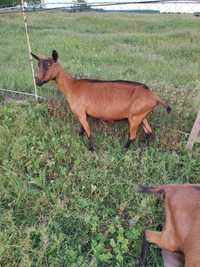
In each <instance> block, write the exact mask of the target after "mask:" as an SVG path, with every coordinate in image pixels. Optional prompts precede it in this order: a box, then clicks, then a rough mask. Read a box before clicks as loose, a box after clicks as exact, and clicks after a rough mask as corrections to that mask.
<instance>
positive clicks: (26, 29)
mask: <svg viewBox="0 0 200 267" xmlns="http://www.w3.org/2000/svg"><path fill="white" fill-rule="evenodd" d="M21 6H22V14H23V18H24V27H25V32H26V39H27V45H28V53H29V60H30V65H31V72H32V77H33V85H34V90H35V99H36V101H37V100H38V94H37V87H36V83H35V74H34V68H33V59H32V56H31V44H30V39H29V35H28V25H27V17H26V13H25V9H24V0H21Z"/></svg>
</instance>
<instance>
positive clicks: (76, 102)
mask: <svg viewBox="0 0 200 267" xmlns="http://www.w3.org/2000/svg"><path fill="white" fill-rule="evenodd" d="M32 56H33V57H34V58H35V59H36V60H37V61H38V73H37V76H36V78H35V79H36V84H37V85H38V86H42V85H43V84H45V83H47V82H48V81H50V80H55V81H56V83H57V86H58V89H59V90H60V91H61V92H62V93H63V94H64V96H65V97H66V99H67V101H68V103H69V106H70V108H71V110H72V112H73V113H74V114H76V116H77V117H78V119H79V121H80V123H81V126H82V128H81V131H80V134H83V133H84V131H85V132H86V134H87V137H88V139H89V149H90V150H94V146H93V144H92V142H91V131H90V127H89V124H88V121H87V115H89V116H92V117H94V118H98V119H103V120H105V121H114V120H122V119H128V122H129V130H130V137H129V140H128V142H127V143H126V145H125V148H128V147H129V145H130V143H131V142H132V141H134V140H135V138H136V134H137V130H138V127H139V126H140V124H141V123H142V124H143V128H144V131H145V133H146V134H152V129H151V127H150V125H149V123H148V121H147V119H146V117H147V115H148V114H149V113H150V112H151V111H152V110H153V109H154V108H155V107H156V106H157V105H158V104H161V105H162V106H164V107H165V108H166V110H167V112H170V110H171V108H170V107H169V105H167V104H166V103H165V102H164V101H163V100H162V99H161V98H160V97H158V96H156V95H155V94H154V93H153V92H151V91H150V89H149V88H148V87H147V86H146V85H145V84H142V83H139V82H132V81H121V80H119V81H102V80H90V79H75V78H73V77H72V76H71V75H70V74H68V73H65V71H64V69H63V67H62V66H61V65H60V64H59V63H58V62H57V60H58V53H57V52H56V51H55V50H53V51H52V57H50V58H40V57H38V56H36V55H34V54H33V53H32Z"/></svg>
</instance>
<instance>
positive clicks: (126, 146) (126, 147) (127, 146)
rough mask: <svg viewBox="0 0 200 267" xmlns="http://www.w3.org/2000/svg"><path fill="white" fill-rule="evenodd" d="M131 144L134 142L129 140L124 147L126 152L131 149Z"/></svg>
mask: <svg viewBox="0 0 200 267" xmlns="http://www.w3.org/2000/svg"><path fill="white" fill-rule="evenodd" d="M131 142H132V141H131V140H130V139H128V141H127V143H126V144H125V146H124V148H125V149H126V150H127V149H128V148H129V146H130V144H131Z"/></svg>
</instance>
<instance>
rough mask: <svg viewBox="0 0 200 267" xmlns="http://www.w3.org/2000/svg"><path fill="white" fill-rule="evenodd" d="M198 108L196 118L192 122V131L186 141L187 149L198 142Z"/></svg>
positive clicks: (199, 118)
mask: <svg viewBox="0 0 200 267" xmlns="http://www.w3.org/2000/svg"><path fill="white" fill-rule="evenodd" d="M199 134H200V110H199V112H198V114H197V118H196V120H195V122H194V125H193V127H192V131H191V133H190V137H189V140H188V143H187V146H186V147H187V149H189V150H192V147H193V145H194V144H195V143H200V136H199Z"/></svg>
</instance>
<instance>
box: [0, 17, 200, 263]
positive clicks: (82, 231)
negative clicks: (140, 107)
mask: <svg viewBox="0 0 200 267" xmlns="http://www.w3.org/2000/svg"><path fill="white" fill-rule="evenodd" d="M28 23H29V33H30V39H31V42H32V49H33V52H34V53H36V54H37V53H38V54H44V55H49V54H50V52H51V50H52V49H57V51H58V52H59V55H60V62H61V63H62V64H63V65H64V66H65V69H66V71H68V72H70V73H72V74H74V75H76V76H77V77H90V78H98V79H126V80H135V81H140V82H144V83H146V84H147V85H148V86H150V87H151V88H153V90H154V91H155V92H156V93H157V94H159V95H160V96H161V97H162V98H163V99H165V100H166V101H167V102H168V103H169V104H170V105H171V107H172V113H170V114H167V113H166V111H165V110H164V109H163V108H160V107H158V108H157V109H156V110H155V111H154V112H153V113H152V114H151V115H150V118H149V121H150V124H151V125H152V128H153V129H154V130H155V138H154V139H152V140H150V142H149V144H148V143H147V142H146V140H145V139H144V134H143V132H142V130H141V131H140V132H139V135H138V138H137V141H136V142H135V144H132V145H131V146H130V149H129V150H128V152H126V153H125V152H124V150H123V149H122V146H123V145H124V144H125V142H126V140H127V129H128V127H127V123H126V122H117V123H113V124H110V123H109V124H108V123H105V122H102V121H96V120H92V119H91V121H90V124H91V128H92V130H93V134H94V138H95V143H96V147H97V150H96V152H95V153H91V152H89V151H88V150H87V148H86V146H85V143H86V139H84V138H82V137H79V135H78V129H79V124H78V121H77V119H76V118H75V117H74V116H73V114H72V113H71V112H70V111H69V108H68V106H67V104H65V102H64V101H63V98H62V96H60V94H59V93H58V92H57V91H56V90H55V85H54V83H49V84H47V85H45V86H43V87H42V88H39V94H40V95H44V96H52V95H54V96H56V97H57V98H59V99H61V101H63V102H62V103H63V104H62V106H61V107H59V109H61V110H62V111H63V112H62V116H60V114H59V110H56V111H55V112H54V115H51V114H50V113H49V112H48V108H47V103H46V102H43V103H35V102H34V101H30V100H29V101H24V102H22V103H20V104H19V103H18V102H16V101H15V100H10V99H7V97H5V96H0V266H3V267H4V266H12V267H14V266H20V267H27V266H38V267H39V266H51V267H57V266H67V267H78V266H80V267H86V266H90V267H99V266H100V267H104V266H106V267H108V266H109V267H117V266H118V267H122V266H123V267H131V266H134V264H135V263H136V260H137V258H138V256H139V253H140V243H141V239H142V232H143V230H144V229H145V227H148V229H156V227H157V226H158V225H159V224H160V223H161V222H162V220H163V210H162V207H161V204H160V202H159V201H158V199H156V197H154V196H152V195H151V196H146V195H141V194H138V193H137V192H136V189H137V185H138V184H146V185H157V184H162V183H181V184H182V183H200V174H199V171H200V160H199V157H200V148H199V146H198V145H196V146H195V147H194V151H193V152H192V153H188V152H187V151H186V150H185V144H186V142H187V138H188V135H187V133H189V132H190V130H191V127H192V125H193V122H194V119H195V116H196V112H197V109H198V108H199V106H200V101H199V99H200V93H199V88H200V57H199V55H200V46H199V43H200V31H199V29H200V20H199V18H198V17H194V16H191V15H136V14H126V13H115V14H112V13H108V14H96V13H74V14H72V13H71V14H70V13H65V12H52V13H51V12H49V13H38V14H36V13H30V14H28ZM0 47H1V49H0V62H1V64H0V87H1V88H7V89H13V90H19V91H26V92H31V90H33V86H32V80H31V72H30V68H29V65H28V54H27V47H26V39H25V34H24V25H23V18H22V16H21V15H20V14H10V15H0ZM63 113H64V115H63ZM160 266H162V263H161V257H160V252H159V250H158V248H156V247H154V246H151V250H150V253H149V256H148V267H160Z"/></svg>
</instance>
